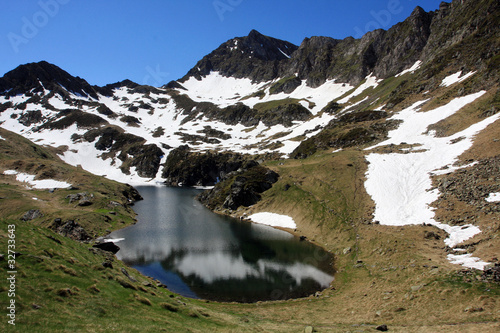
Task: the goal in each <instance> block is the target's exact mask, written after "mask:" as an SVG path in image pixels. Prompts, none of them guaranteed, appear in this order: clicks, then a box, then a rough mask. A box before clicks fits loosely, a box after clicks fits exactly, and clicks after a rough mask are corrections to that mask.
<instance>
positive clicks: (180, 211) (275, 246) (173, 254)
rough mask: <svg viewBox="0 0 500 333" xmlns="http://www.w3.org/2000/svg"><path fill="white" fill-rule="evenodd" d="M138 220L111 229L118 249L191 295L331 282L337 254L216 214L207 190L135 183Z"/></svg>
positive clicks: (311, 288) (221, 297)
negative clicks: (203, 197)
mask: <svg viewBox="0 0 500 333" xmlns="http://www.w3.org/2000/svg"><path fill="white" fill-rule="evenodd" d="M136 188H137V190H138V191H139V192H140V194H141V195H142V196H143V198H144V200H142V201H139V202H137V203H136V204H135V206H134V210H135V212H136V213H137V214H138V216H137V218H138V223H136V224H135V225H132V226H129V227H127V228H124V229H121V230H118V231H115V232H113V233H111V234H110V235H109V238H111V239H114V242H116V243H117V245H118V246H119V247H120V251H118V253H117V254H116V255H117V257H118V259H120V260H122V261H123V262H125V263H126V264H127V265H128V266H130V267H133V268H135V269H137V270H138V271H140V272H141V273H142V274H144V275H146V276H150V277H152V278H155V279H157V280H159V281H160V282H161V283H163V284H164V285H166V286H167V288H168V289H169V290H171V291H173V292H175V293H178V294H180V295H182V296H185V297H190V298H199V299H205V300H211V301H221V302H241V303H252V302H257V301H268V300H284V299H292V298H300V297H307V296H309V295H312V294H314V293H315V292H317V291H321V290H324V289H325V288H328V287H329V285H330V283H331V282H332V280H333V278H334V268H333V256H332V255H331V254H330V253H328V252H326V251H325V250H324V249H322V248H321V247H318V246H316V245H313V244H312V243H310V242H308V241H302V240H301V239H300V238H299V237H296V236H294V235H292V234H291V233H288V232H286V231H283V230H278V229H275V228H273V227H269V226H266V225H260V224H256V223H251V222H248V221H241V220H237V219H234V218H230V217H227V216H222V215H219V214H215V213H213V212H212V211H210V210H209V209H207V208H205V207H204V206H203V205H202V204H201V203H199V202H198V201H197V200H196V199H195V197H196V195H197V194H199V193H200V190H197V189H191V188H172V187H164V186H161V187H160V186H139V187H136Z"/></svg>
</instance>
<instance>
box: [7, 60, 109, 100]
mask: <svg viewBox="0 0 500 333" xmlns="http://www.w3.org/2000/svg"><path fill="white" fill-rule="evenodd" d="M44 90H47V91H53V92H59V93H62V94H64V91H66V92H71V93H74V94H78V95H81V96H85V97H87V96H90V97H93V98H97V91H98V90H99V87H96V86H91V85H90V84H89V83H88V82H87V81H85V80H84V79H82V78H80V77H74V76H72V75H71V74H69V73H68V72H66V71H64V70H63V69H61V68H59V67H58V66H56V65H53V64H51V63H48V62H47V61H40V62H34V63H28V64H24V65H20V66H18V67H17V68H15V69H13V70H11V71H10V72H8V73H6V74H5V75H4V76H3V77H2V78H0V91H4V92H6V93H5V94H6V95H9V96H15V95H19V94H24V93H27V92H32V93H39V92H43V91H44Z"/></svg>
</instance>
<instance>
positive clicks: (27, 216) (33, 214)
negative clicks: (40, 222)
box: [21, 209, 43, 221]
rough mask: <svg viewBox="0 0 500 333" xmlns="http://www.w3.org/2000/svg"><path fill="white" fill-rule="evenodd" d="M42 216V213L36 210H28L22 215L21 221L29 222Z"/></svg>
mask: <svg viewBox="0 0 500 333" xmlns="http://www.w3.org/2000/svg"><path fill="white" fill-rule="evenodd" d="M42 216H43V213H42V212H41V211H39V210H38V209H30V210H29V211H27V212H26V213H24V215H23V216H22V217H21V221H31V220H34V219H37V218H39V217H42Z"/></svg>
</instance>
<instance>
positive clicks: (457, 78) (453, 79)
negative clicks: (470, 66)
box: [441, 71, 476, 87]
mask: <svg viewBox="0 0 500 333" xmlns="http://www.w3.org/2000/svg"><path fill="white" fill-rule="evenodd" d="M475 73H476V72H469V73H467V74H465V75H464V76H462V77H461V75H462V71H460V72H457V73H455V74H451V75H449V76H447V77H445V78H444V79H443V81H442V82H441V86H442V87H449V86H451V85H452V84H455V83H458V82H462V81H464V80H466V79H468V78H469V77H471V76H472V75H474V74H475Z"/></svg>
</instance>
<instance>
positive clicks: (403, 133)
mask: <svg viewBox="0 0 500 333" xmlns="http://www.w3.org/2000/svg"><path fill="white" fill-rule="evenodd" d="M484 93H485V92H484V91H482V92H478V93H476V94H472V95H468V96H464V97H459V98H456V99H454V100H452V101H451V102H449V103H448V104H446V105H444V106H441V107H438V108H436V109H434V110H431V111H427V112H419V110H420V106H421V105H422V104H423V103H424V102H425V101H423V102H418V103H415V104H414V105H412V106H410V107H409V108H407V109H405V110H403V111H401V112H399V113H398V114H396V115H394V116H393V117H392V119H398V120H401V121H403V123H402V124H401V125H400V126H399V127H398V128H397V129H395V130H393V131H391V132H389V139H387V140H386V141H384V142H381V143H379V144H377V145H375V146H373V147H370V148H368V149H373V148H376V147H380V146H385V145H389V144H394V145H399V144H401V143H403V142H405V143H408V144H415V145H419V146H418V147H417V148H416V149H417V151H415V152H411V150H410V152H409V153H406V154H403V153H391V154H378V153H371V154H369V155H367V157H366V159H367V161H368V163H369V166H368V171H367V173H366V177H367V180H366V182H365V188H366V191H367V192H368V194H369V195H370V196H371V197H372V199H373V200H374V202H375V213H374V220H376V221H379V222H380V224H384V225H393V226H402V225H415V224H424V223H426V224H432V225H434V226H436V227H438V228H440V229H443V230H445V231H446V232H447V233H448V234H449V236H448V238H447V239H446V240H445V244H446V245H447V246H449V247H454V246H456V245H458V244H460V243H461V242H463V241H465V240H467V239H469V238H471V237H473V236H475V235H476V234H478V233H479V232H480V230H479V228H478V227H476V226H473V225H470V224H469V225H465V226H453V227H452V226H449V225H446V224H443V223H439V222H437V221H436V220H435V219H434V211H433V210H432V208H431V207H430V205H431V204H432V203H433V202H434V201H436V200H437V199H438V198H439V191H438V190H437V189H433V188H432V181H431V175H432V174H433V173H435V172H436V170H439V169H441V168H443V167H451V166H452V165H453V164H454V163H455V162H456V161H457V158H458V156H460V155H461V154H462V153H463V152H465V151H466V150H467V149H469V148H470V147H471V146H472V139H473V137H474V136H475V135H476V134H477V133H479V132H480V131H481V130H483V129H484V128H486V127H487V126H488V125H490V124H492V123H493V122H494V121H496V120H497V119H499V118H500V115H498V114H497V115H494V116H491V117H489V118H486V119H484V120H483V121H481V122H479V123H476V124H474V125H472V126H470V127H469V128H467V129H465V130H463V131H461V132H459V133H456V134H454V135H452V136H450V137H443V138H439V137H436V136H434V133H433V132H429V131H427V128H428V126H429V125H431V124H434V123H436V122H438V121H440V120H442V119H445V118H447V117H449V116H451V115H453V114H454V113H455V112H457V111H458V110H460V109H461V108H462V107H464V106H465V105H467V104H469V103H471V102H473V101H475V100H476V99H478V98H479V97H481V96H482V95H483V94H484ZM461 137H463V138H464V139H462V140H460V141H458V142H456V141H454V139H457V138H461ZM453 142H454V143H453ZM447 171H448V172H451V170H447ZM450 258H452V257H450ZM450 260H451V259H450ZM472 260H475V259H472V258H468V260H464V261H463V264H464V265H466V266H467V265H468V266H467V267H472V266H471V262H472ZM453 262H459V261H458V258H456V257H453ZM460 262H462V261H460ZM485 264H486V263H484V265H485ZM473 265H474V267H475V268H477V267H484V265H483V264H481V262H480V261H475V262H474V264H473Z"/></svg>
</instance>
